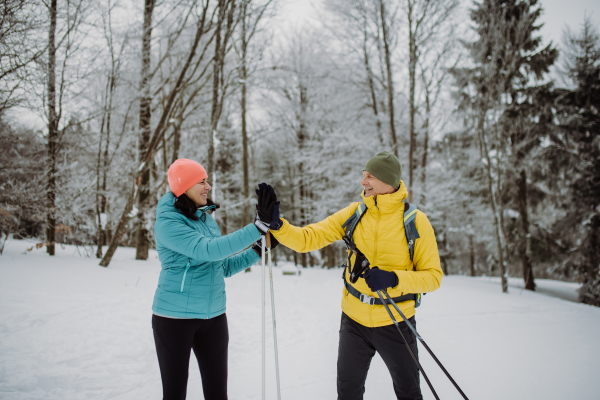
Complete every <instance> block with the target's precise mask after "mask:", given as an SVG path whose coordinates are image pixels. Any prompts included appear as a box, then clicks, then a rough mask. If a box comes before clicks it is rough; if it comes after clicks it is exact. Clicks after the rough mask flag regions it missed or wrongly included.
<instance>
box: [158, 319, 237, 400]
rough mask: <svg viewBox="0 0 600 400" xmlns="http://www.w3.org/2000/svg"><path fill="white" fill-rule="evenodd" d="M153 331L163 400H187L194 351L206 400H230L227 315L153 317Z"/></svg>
mask: <svg viewBox="0 0 600 400" xmlns="http://www.w3.org/2000/svg"><path fill="white" fill-rule="evenodd" d="M152 330H153V332H154V343H155V345H156V354H157V355H158V364H159V367H160V377H161V379H162V386H163V400H183V399H185V396H186V393H187V381H188V369H189V365H190V354H191V350H192V349H193V350H194V354H195V355H196V359H197V360H198V366H199V367H200V376H201V377H202V389H203V391H204V398H205V399H206V400H227V347H228V346H229V328H228V327H227V316H226V315H225V314H222V315H219V316H218V317H215V318H211V319H174V318H164V317H159V316H158V315H152Z"/></svg>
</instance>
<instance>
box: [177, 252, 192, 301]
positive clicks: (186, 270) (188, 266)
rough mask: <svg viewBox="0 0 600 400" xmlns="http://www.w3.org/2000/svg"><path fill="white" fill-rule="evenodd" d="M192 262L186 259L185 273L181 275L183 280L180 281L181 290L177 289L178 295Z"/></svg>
mask: <svg viewBox="0 0 600 400" xmlns="http://www.w3.org/2000/svg"><path fill="white" fill-rule="evenodd" d="M191 262H192V260H189V259H188V262H187V265H186V266H185V272H184V273H183V279H182V280H181V289H179V293H181V292H183V285H185V276H186V275H187V272H188V269H190V264H191Z"/></svg>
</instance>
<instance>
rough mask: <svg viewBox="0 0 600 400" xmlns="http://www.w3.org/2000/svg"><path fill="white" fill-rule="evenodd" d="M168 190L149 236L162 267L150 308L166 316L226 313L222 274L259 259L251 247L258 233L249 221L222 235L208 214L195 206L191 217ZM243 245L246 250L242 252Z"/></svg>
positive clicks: (205, 317) (157, 210) (199, 315)
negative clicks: (154, 240)
mask: <svg viewBox="0 0 600 400" xmlns="http://www.w3.org/2000/svg"><path fill="white" fill-rule="evenodd" d="M174 203H175V196H174V195H173V193H171V192H167V193H166V194H165V195H164V196H163V197H162V198H161V199H160V201H159V202H158V206H157V207H156V223H155V224H154V236H155V238H156V250H157V251H158V258H159V260H160V263H161V267H162V270H161V271H160V276H159V278H158V287H157V288H156V293H155V295H154V303H153V305H152V311H153V313H154V314H156V315H160V316H163V317H171V318H202V319H208V318H214V317H217V316H219V315H221V314H223V313H225V300H226V299H225V279H224V278H225V277H230V276H232V275H234V274H237V273H238V272H240V271H243V270H244V269H246V268H247V267H249V266H251V265H252V264H254V263H255V262H257V261H258V260H260V257H259V256H258V255H257V254H256V252H255V251H254V250H252V249H251V248H250V249H248V247H249V246H251V245H252V244H253V243H254V242H255V241H257V240H258V239H260V232H259V231H258V229H257V228H256V226H254V224H249V225H247V226H245V227H244V228H242V229H240V230H238V231H236V232H233V233H231V234H229V235H225V236H221V231H220V230H219V226H218V225H217V223H216V222H215V220H214V219H213V217H212V216H211V215H210V214H209V213H207V212H206V207H205V208H200V209H198V211H197V212H196V215H197V216H198V220H197V221H192V220H191V219H189V218H187V217H186V216H185V215H183V214H182V213H181V212H180V211H179V210H178V209H176V208H175V206H174ZM245 249H247V250H245Z"/></svg>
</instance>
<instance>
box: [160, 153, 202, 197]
mask: <svg viewBox="0 0 600 400" xmlns="http://www.w3.org/2000/svg"><path fill="white" fill-rule="evenodd" d="M207 177H208V174H207V173H206V170H205V169H204V167H203V166H202V165H200V164H198V163H197V162H196V161H193V160H188V159H187V158H180V159H178V160H175V162H174V163H173V164H171V166H170V167H169V171H167V178H168V181H169V189H171V192H173V194H174V195H175V197H179V196H181V195H182V194H184V193H185V192H187V191H188V190H189V189H190V188H191V187H192V186H194V185H195V184H196V183H198V182H200V181H201V180H202V179H204V178H207Z"/></svg>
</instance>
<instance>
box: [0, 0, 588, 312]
mask: <svg viewBox="0 0 600 400" xmlns="http://www.w3.org/2000/svg"><path fill="white" fill-rule="evenodd" d="M280 2H283V0H161V1H156V0H145V1H143V2H142V1H139V2H134V1H131V0H101V1H90V0H44V1H42V2H37V1H31V0H3V1H2V2H0V14H1V18H0V234H1V235H0V236H1V237H0V254H1V253H2V251H3V249H4V246H5V244H6V243H7V242H10V241H16V240H21V239H26V238H28V239H31V238H35V240H36V243H37V245H36V246H37V247H38V248H42V247H45V249H46V251H47V253H48V255H49V256H53V255H54V254H55V249H56V247H58V246H61V245H64V244H70V245H76V246H77V247H78V249H79V251H80V252H81V253H82V254H85V255H86V256H87V257H91V258H97V259H98V263H99V264H100V265H101V266H103V267H109V268H110V262H111V258H112V256H113V254H114V252H115V250H116V249H117V246H127V247H133V248H135V252H136V259H138V260H145V259H147V258H148V254H149V249H152V248H154V246H155V244H154V237H153V229H152V228H153V225H154V218H155V207H156V204H157V202H158V200H159V199H160V197H161V196H162V195H163V194H164V193H165V192H166V191H167V190H168V185H167V179H166V172H167V169H168V167H169V166H170V165H171V163H172V162H173V161H175V160H176V159H178V158H189V159H192V160H196V161H198V162H200V163H201V164H202V165H204V166H205V167H206V170H207V171H208V173H209V182H210V184H211V186H212V188H213V189H212V191H211V198H212V199H213V200H214V201H215V202H217V203H219V204H220V205H221V208H220V209H219V210H218V211H216V212H215V213H214V216H215V218H216V220H217V222H218V224H219V226H220V228H221V232H222V233H223V234H226V233H228V232H232V231H235V230H237V229H239V228H241V227H242V226H245V225H246V224H248V223H250V222H252V221H253V218H254V214H255V209H254V205H255V203H256V196H255V194H254V188H255V187H256V185H257V184H258V183H260V182H267V183H270V184H271V185H273V187H274V188H275V190H276V191H277V195H278V197H279V199H280V200H281V210H282V214H283V217H285V218H286V219H288V220H289V221H290V222H291V223H292V224H294V225H298V226H304V225H307V224H310V223H313V222H318V221H320V220H322V219H324V218H326V217H327V216H329V215H331V214H332V213H334V212H336V211H338V210H340V209H341V208H343V207H346V206H347V205H348V204H349V203H351V202H355V201H360V193H361V186H360V183H359V182H360V179H361V173H362V168H363V166H364V164H365V162H366V161H367V160H368V159H369V158H370V157H371V156H373V155H375V154H376V153H377V152H379V151H381V150H387V151H391V152H393V153H395V154H396V155H397V157H398V158H399V159H400V161H401V163H402V179H403V181H404V183H405V185H406V186H407V188H408V189H409V199H408V200H409V202H411V203H414V204H416V205H417V206H418V208H419V209H420V210H422V211H423V212H425V213H426V214H427V216H428V218H429V219H430V221H431V223H432V225H433V227H434V229H435V232H436V237H437V242H438V247H439V253H440V258H441V262H442V267H443V269H444V273H445V274H461V275H470V276H484V275H485V276H499V277H501V282H502V285H501V287H502V290H503V291H507V290H508V284H507V279H508V277H520V278H522V279H523V280H524V286H525V287H526V289H529V290H535V288H536V284H535V279H537V278H545V279H558V280H565V281H570V282H579V283H581V284H582V287H581V289H580V291H579V301H581V302H583V303H587V304H592V305H596V306H600V36H599V29H598V26H596V25H595V24H594V23H593V22H592V20H591V19H590V18H583V19H582V20H581V22H580V24H579V25H578V26H572V27H557V29H564V32H563V35H562V41H561V42H560V43H556V42H553V41H550V40H546V39H545V38H543V37H542V36H541V33H540V27H541V22H540V16H541V15H542V13H543V7H542V5H540V4H539V3H538V2H537V0H481V1H475V2H470V1H469V2H464V1H460V0H323V1H321V2H319V4H318V7H317V6H315V9H314V13H313V14H314V15H312V17H311V19H310V20H309V21H305V22H304V23H301V24H300V23H298V24H295V23H286V24H285V26H284V27H283V28H281V27H280V28H278V29H276V28H275V26H280V25H281V22H280V20H279V18H280V14H279V11H280V8H281V7H282V4H280ZM32 120H36V121H37V120H39V121H43V126H42V127H34V126H33V124H31V123H30V121H32ZM274 257H275V262H276V261H277V259H279V260H283V259H286V260H288V261H293V262H294V263H295V264H296V265H298V266H301V267H304V268H308V267H318V268H336V267H339V266H340V265H341V263H342V262H343V261H344V259H345V249H344V247H343V244H342V243H341V242H338V243H334V244H333V245H330V246H328V247H326V248H324V249H322V250H320V251H315V252H311V253H306V254H300V253H295V252H293V251H291V250H289V249H286V248H283V246H281V247H278V248H277V249H276V250H275V251H274ZM1 260H2V258H1V256H0V262H2V261H1Z"/></svg>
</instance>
